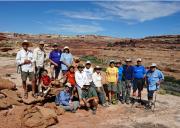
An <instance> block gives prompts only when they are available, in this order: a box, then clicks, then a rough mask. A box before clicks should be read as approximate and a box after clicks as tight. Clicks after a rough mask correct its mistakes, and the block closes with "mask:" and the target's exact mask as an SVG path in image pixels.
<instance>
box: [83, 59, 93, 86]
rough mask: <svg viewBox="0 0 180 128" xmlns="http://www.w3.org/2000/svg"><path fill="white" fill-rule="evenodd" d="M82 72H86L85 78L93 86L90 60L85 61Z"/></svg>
mask: <svg viewBox="0 0 180 128" xmlns="http://www.w3.org/2000/svg"><path fill="white" fill-rule="evenodd" d="M84 72H85V73H86V75H87V79H88V81H89V83H90V85H91V86H93V82H92V81H93V80H92V74H93V68H92V66H91V61H89V60H88V61H86V65H85V68H84Z"/></svg>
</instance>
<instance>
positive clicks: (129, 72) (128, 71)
mask: <svg viewBox="0 0 180 128" xmlns="http://www.w3.org/2000/svg"><path fill="white" fill-rule="evenodd" d="M133 71H134V68H133V66H131V65H130V66H127V65H124V66H123V78H124V79H123V80H132V79H133V78H134V77H133Z"/></svg>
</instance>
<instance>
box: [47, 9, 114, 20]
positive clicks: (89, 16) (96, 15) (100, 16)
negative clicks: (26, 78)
mask: <svg viewBox="0 0 180 128" xmlns="http://www.w3.org/2000/svg"><path fill="white" fill-rule="evenodd" d="M46 13H54V14H57V15H62V16H65V17H69V18H76V19H86V20H104V19H111V17H109V16H108V17H107V15H106V14H105V13H103V12H100V11H98V10H96V11H65V10H49V11H46Z"/></svg>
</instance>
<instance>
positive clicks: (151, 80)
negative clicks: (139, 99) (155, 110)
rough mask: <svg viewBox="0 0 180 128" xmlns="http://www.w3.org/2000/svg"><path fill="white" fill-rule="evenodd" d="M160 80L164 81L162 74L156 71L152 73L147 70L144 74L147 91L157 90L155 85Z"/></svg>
mask: <svg viewBox="0 0 180 128" xmlns="http://www.w3.org/2000/svg"><path fill="white" fill-rule="evenodd" d="M161 80H164V75H163V73H162V72H161V71H160V70H158V69H156V70H155V71H154V72H152V71H151V70H149V71H148V72H147V73H146V81H147V88H148V90H156V89H158V88H157V87H158V86H157V83H158V82H159V81H161Z"/></svg>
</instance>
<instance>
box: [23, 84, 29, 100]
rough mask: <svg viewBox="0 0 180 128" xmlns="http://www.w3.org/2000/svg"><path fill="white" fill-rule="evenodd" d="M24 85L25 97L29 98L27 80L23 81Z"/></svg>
mask: <svg viewBox="0 0 180 128" xmlns="http://www.w3.org/2000/svg"><path fill="white" fill-rule="evenodd" d="M22 85H23V89H24V98H25V99H27V98H28V90H27V86H26V81H22Z"/></svg>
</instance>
